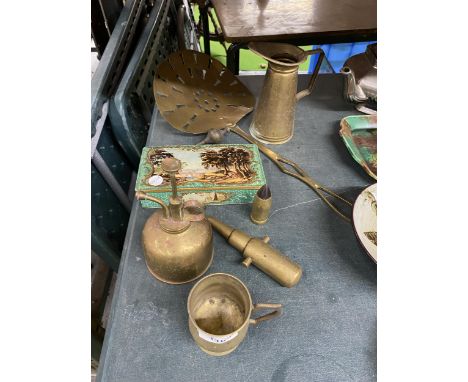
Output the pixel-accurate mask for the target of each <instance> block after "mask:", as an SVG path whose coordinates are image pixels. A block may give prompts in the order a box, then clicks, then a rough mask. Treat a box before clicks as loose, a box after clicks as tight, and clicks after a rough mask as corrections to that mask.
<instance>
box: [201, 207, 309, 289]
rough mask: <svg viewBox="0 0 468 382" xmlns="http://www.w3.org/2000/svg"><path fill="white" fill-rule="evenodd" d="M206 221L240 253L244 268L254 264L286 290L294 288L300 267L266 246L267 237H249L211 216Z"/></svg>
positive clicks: (299, 274)
mask: <svg viewBox="0 0 468 382" xmlns="http://www.w3.org/2000/svg"><path fill="white" fill-rule="evenodd" d="M208 220H209V221H210V223H211V225H212V226H213V227H214V229H216V231H218V233H219V234H220V235H221V236H223V237H224V238H225V239H226V240H227V242H228V243H229V244H230V245H232V246H233V247H234V248H236V249H237V250H238V251H239V252H241V253H242V255H243V256H244V258H245V259H244V261H243V262H242V264H243V265H244V266H245V267H249V266H250V264H254V265H255V266H256V267H257V268H259V269H261V270H262V271H263V272H265V273H266V274H267V275H268V276H270V277H271V278H272V279H274V280H276V281H277V282H278V283H280V284H281V285H282V286H285V287H288V288H291V287H293V286H295V285H296V284H297V283H298V282H299V280H300V279H301V276H302V268H301V267H300V265H298V264H297V263H295V262H293V261H292V260H290V259H289V258H287V257H286V256H284V255H283V254H281V253H280V252H279V251H278V250H276V249H274V248H273V247H272V246H271V245H269V244H267V243H268V241H269V240H270V238H269V237H268V236H266V237H264V238H263V239H259V238H256V237H251V236H249V235H247V234H246V233H245V232H242V231H240V230H237V229H235V228H233V227H231V226H229V225H227V224H224V223H222V222H220V221H219V220H217V219H215V218H213V217H211V216H209V217H208Z"/></svg>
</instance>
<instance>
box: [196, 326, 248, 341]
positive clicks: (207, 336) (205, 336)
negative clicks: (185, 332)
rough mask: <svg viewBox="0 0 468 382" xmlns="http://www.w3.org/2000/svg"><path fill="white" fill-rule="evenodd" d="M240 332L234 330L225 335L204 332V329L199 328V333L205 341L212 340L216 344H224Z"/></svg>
mask: <svg viewBox="0 0 468 382" xmlns="http://www.w3.org/2000/svg"><path fill="white" fill-rule="evenodd" d="M238 334H239V333H238V332H234V333H231V334H227V335H225V336H216V335H214V334H209V333H207V332H204V331H203V330H200V329H198V335H199V336H200V337H201V338H203V339H204V340H205V341H208V342H212V343H214V344H224V343H225V342H228V341H231V340H232V339H233V338H234V337H236V336H237V335H238Z"/></svg>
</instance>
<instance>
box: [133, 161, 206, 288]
mask: <svg viewBox="0 0 468 382" xmlns="http://www.w3.org/2000/svg"><path fill="white" fill-rule="evenodd" d="M161 167H162V169H163V171H164V172H166V173H168V174H169V176H170V179H171V186H172V196H171V197H170V198H169V205H168V206H167V205H165V204H164V202H163V201H162V200H160V199H158V198H155V197H153V196H150V195H147V194H146V193H144V192H141V191H139V192H137V193H136V197H137V199H138V200H141V199H147V200H151V201H153V202H156V203H158V204H160V205H161V207H162V209H160V210H159V209H158V210H157V211H156V212H155V213H153V214H152V215H151V216H150V217H149V218H148V220H147V221H146V223H145V226H144V228H143V234H142V243H143V251H144V254H145V260H146V265H147V267H148V270H149V271H150V273H151V274H152V275H153V276H154V277H156V278H157V279H158V280H160V281H163V282H166V283H169V284H183V283H188V282H190V281H193V280H195V279H197V278H198V277H200V276H202V275H203V274H204V273H205V272H206V271H207V270H208V268H209V267H210V265H211V261H212V260H213V231H212V228H211V224H210V223H209V222H208V220H207V219H206V217H205V213H204V209H203V205H202V204H200V203H199V202H198V201H195V200H188V201H186V202H183V201H182V198H181V197H180V196H178V195H177V186H176V177H175V174H176V173H177V171H179V170H180V167H181V164H180V161H179V160H177V159H175V158H165V159H163V161H162V164H161Z"/></svg>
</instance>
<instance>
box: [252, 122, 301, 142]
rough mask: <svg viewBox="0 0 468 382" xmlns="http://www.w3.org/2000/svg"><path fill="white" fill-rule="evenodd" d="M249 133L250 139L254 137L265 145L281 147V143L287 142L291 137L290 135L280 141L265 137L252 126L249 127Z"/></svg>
mask: <svg viewBox="0 0 468 382" xmlns="http://www.w3.org/2000/svg"><path fill="white" fill-rule="evenodd" d="M249 131H250V134H251V135H252V137H254V138H255V139H257V140H258V141H260V142H262V143H265V144H267V145H282V144H283V143H286V142H288V141H289V140H290V139H291V138H292V137H293V135H292V134H291V135H290V136H288V137H286V138H280V139H276V138H271V137H266V136H264V135H262V134H260V133H259V132H258V131H257V129H256V128H255V125H254V124H252V125H251V126H250V128H249Z"/></svg>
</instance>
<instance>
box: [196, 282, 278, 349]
mask: <svg viewBox="0 0 468 382" xmlns="http://www.w3.org/2000/svg"><path fill="white" fill-rule="evenodd" d="M260 309H273V312H270V313H268V314H266V315H265V316H261V317H258V318H251V316H252V313H253V312H255V311H257V310H260ZM187 310H188V315H189V329H190V333H191V334H192V337H193V339H194V340H195V342H196V343H197V345H198V346H199V347H200V348H201V349H202V350H203V351H204V352H206V353H208V354H210V355H215V356H221V355H226V354H229V353H231V352H232V351H234V350H235V349H236V348H237V347H238V346H239V344H240V343H241V342H242V340H243V339H244V338H245V336H246V334H247V331H248V329H249V325H250V324H253V325H255V324H258V323H259V322H261V321H266V320H269V319H272V318H274V317H277V316H279V315H281V313H282V305H281V304H255V305H253V304H252V297H251V296H250V293H249V290H248V289H247V287H246V286H245V285H244V283H243V282H242V281H240V280H239V279H238V278H237V277H234V276H232V275H229V274H227V273H213V274H211V275H208V276H206V277H204V278H202V279H201V280H200V281H198V282H197V283H196V284H195V286H194V287H193V288H192V290H191V291H190V294H189V296H188V301H187Z"/></svg>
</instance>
